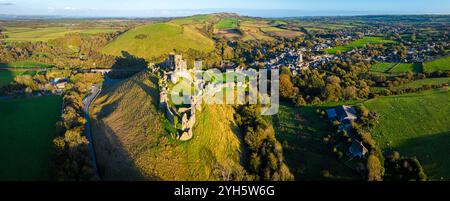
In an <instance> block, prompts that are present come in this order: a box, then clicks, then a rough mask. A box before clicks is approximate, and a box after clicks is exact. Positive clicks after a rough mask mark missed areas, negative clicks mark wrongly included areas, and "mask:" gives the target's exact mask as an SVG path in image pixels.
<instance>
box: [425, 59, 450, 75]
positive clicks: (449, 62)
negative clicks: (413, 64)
mask: <svg viewBox="0 0 450 201" xmlns="http://www.w3.org/2000/svg"><path fill="white" fill-rule="evenodd" d="M448 70H450V56H446V57H443V58H440V59H437V60H434V61H431V62H426V63H425V64H424V71H425V72H435V71H448Z"/></svg>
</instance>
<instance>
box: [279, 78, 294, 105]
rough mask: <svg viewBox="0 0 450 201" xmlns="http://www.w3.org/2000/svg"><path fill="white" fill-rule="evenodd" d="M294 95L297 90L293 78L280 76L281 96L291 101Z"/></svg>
mask: <svg viewBox="0 0 450 201" xmlns="http://www.w3.org/2000/svg"><path fill="white" fill-rule="evenodd" d="M294 95H295V89H294V84H293V83H292V81H291V77H290V76H289V75H286V74H282V75H280V96H281V97H282V98H285V99H290V98H292V97H293V96H294Z"/></svg>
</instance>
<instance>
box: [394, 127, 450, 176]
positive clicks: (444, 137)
mask: <svg viewBox="0 0 450 201" xmlns="http://www.w3.org/2000/svg"><path fill="white" fill-rule="evenodd" d="M396 149H397V150H399V151H400V153H401V154H402V155H405V156H409V157H413V156H416V157H417V159H419V162H420V163H421V164H422V166H423V167H424V169H425V173H426V174H427V175H428V177H431V179H433V180H440V178H441V177H444V179H446V180H449V179H450V160H449V156H450V131H449V132H444V133H438V134H433V135H430V136H424V137H419V138H413V139H410V140H408V141H406V142H404V143H402V144H400V145H399V146H398V147H396Z"/></svg>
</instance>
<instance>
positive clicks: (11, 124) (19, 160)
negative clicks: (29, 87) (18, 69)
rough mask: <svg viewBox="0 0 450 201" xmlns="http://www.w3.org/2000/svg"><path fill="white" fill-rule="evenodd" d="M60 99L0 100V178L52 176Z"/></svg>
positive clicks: (20, 179)
mask: <svg viewBox="0 0 450 201" xmlns="http://www.w3.org/2000/svg"><path fill="white" fill-rule="evenodd" d="M0 72H1V71H0ZM61 102H62V100H61V97H59V96H50V97H39V98H27V99H17V100H7V101H4V100H0V128H1V134H0V158H1V160H0V181H1V180H14V181H35V180H50V179H51V178H50V173H51V168H50V163H51V150H52V147H53V143H52V140H53V138H54V136H55V133H56V122H57V121H58V120H59V118H60V112H61Z"/></svg>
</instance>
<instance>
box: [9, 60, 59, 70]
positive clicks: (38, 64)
mask: <svg viewBox="0 0 450 201" xmlns="http://www.w3.org/2000/svg"><path fill="white" fill-rule="evenodd" d="M50 67H52V65H50V64H45V63H41V62H35V61H17V62H13V63H8V64H2V63H0V68H50Z"/></svg>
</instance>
